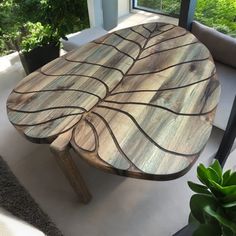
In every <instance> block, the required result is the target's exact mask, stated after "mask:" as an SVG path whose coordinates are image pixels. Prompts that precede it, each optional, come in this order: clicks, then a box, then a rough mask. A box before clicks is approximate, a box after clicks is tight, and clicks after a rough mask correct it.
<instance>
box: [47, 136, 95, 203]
mask: <svg viewBox="0 0 236 236" xmlns="http://www.w3.org/2000/svg"><path fill="white" fill-rule="evenodd" d="M69 137H70V133H65V134H62V135H60V136H59V137H58V138H57V139H56V140H55V141H54V142H53V143H52V144H51V145H50V149H51V151H52V153H53V154H54V156H55V157H56V160H57V162H58V164H59V166H60V167H61V169H62V171H63V172H64V174H65V176H66V177H67V179H68V180H69V182H70V184H71V186H72V188H73V189H74V191H75V192H76V194H77V195H78V196H79V199H80V201H81V202H83V203H85V204H86V203H88V202H89V201H90V200H91V198H92V196H91V194H90V192H89V190H88V188H87V186H86V184H85V182H84V180H83V177H82V175H81V174H80V172H79V170H78V168H77V166H76V164H75V163H74V161H73V159H72V157H71V154H70V152H69V145H68V143H69V141H70V138H69Z"/></svg>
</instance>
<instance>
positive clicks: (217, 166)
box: [210, 160, 222, 178]
mask: <svg viewBox="0 0 236 236" xmlns="http://www.w3.org/2000/svg"><path fill="white" fill-rule="evenodd" d="M210 167H211V168H212V169H213V170H215V171H216V173H217V174H218V176H219V177H220V178H222V167H221V165H220V163H219V161H218V160H215V161H214V163H213V164H212V165H210Z"/></svg>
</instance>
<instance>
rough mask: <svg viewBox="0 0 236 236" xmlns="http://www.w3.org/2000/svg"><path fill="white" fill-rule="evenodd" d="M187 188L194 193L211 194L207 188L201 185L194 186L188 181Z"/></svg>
mask: <svg viewBox="0 0 236 236" xmlns="http://www.w3.org/2000/svg"><path fill="white" fill-rule="evenodd" d="M188 186H189V188H190V189H191V190H192V191H194V192H196V193H203V194H211V193H210V192H209V190H208V188H207V187H206V186H204V185H201V184H196V183H193V182H191V181H188Z"/></svg>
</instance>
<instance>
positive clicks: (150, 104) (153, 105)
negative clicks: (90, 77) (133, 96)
mask: <svg viewBox="0 0 236 236" xmlns="http://www.w3.org/2000/svg"><path fill="white" fill-rule="evenodd" d="M104 102H107V103H114V104H124V105H129V104H130V105H131V104H133V105H141V106H150V107H156V108H160V109H162V110H166V111H168V112H171V113H173V114H175V115H178V116H203V115H207V114H209V113H211V112H212V111H213V110H215V109H216V107H214V108H213V109H211V110H210V111H206V112H200V113H182V112H176V111H173V110H171V109H169V108H167V107H163V106H160V105H156V104H152V103H145V102H118V101H111V100H104Z"/></svg>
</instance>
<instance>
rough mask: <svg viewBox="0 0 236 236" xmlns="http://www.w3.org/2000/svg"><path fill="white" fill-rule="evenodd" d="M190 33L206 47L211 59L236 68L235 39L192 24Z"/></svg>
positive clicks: (201, 25) (195, 23)
mask: <svg viewBox="0 0 236 236" xmlns="http://www.w3.org/2000/svg"><path fill="white" fill-rule="evenodd" d="M191 31H192V33H193V34H194V35H195V36H196V37H197V38H198V39H199V40H200V41H201V42H202V43H203V44H205V45H206V46H207V48H208V49H209V51H210V52H211V54H212V56H213V58H214V59H215V60H217V61H219V62H222V63H224V64H226V65H230V66H233V67H235V68H236V39H235V38H232V37H230V36H228V35H225V34H223V33H220V32H218V31H216V30H214V29H213V28H210V27H207V26H205V25H203V24H201V23H199V22H197V21H194V22H193V23H192V30H191Z"/></svg>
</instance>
